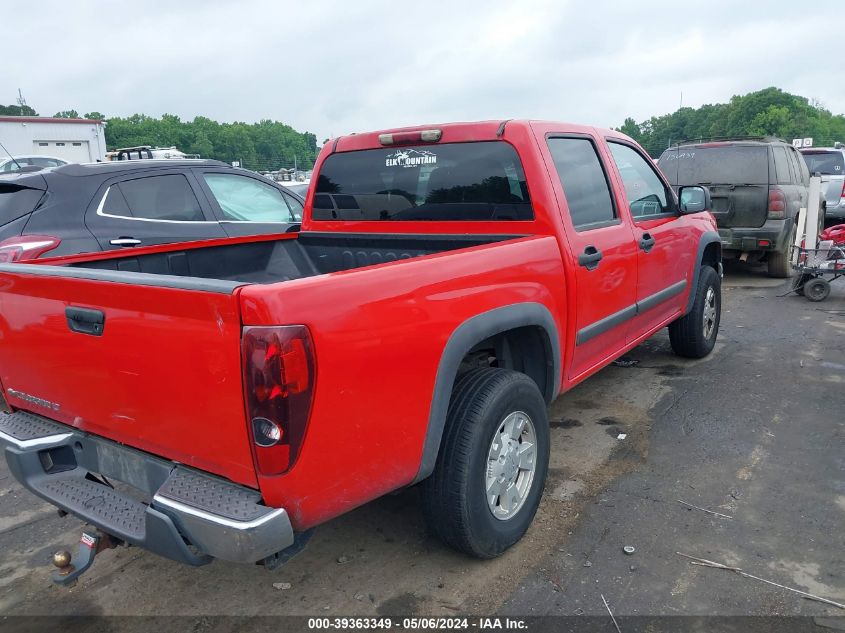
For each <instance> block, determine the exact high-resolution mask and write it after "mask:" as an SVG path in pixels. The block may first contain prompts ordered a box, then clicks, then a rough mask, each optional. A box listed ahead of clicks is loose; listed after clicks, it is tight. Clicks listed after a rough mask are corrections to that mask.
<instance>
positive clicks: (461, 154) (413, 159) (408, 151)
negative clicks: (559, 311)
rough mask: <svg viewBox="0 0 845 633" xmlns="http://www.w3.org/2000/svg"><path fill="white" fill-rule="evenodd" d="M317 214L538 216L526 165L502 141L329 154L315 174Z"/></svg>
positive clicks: (357, 217)
mask: <svg viewBox="0 0 845 633" xmlns="http://www.w3.org/2000/svg"><path fill="white" fill-rule="evenodd" d="M312 219H313V220H317V221H320V220H323V221H325V220H346V221H402V220H404V221H427V220H428V221H496V220H499V221H515V220H533V219H534V212H533V210H532V207H531V200H530V198H529V196H528V187H527V185H526V182H525V172H524V171H523V168H522V163H521V162H520V160H519V156H518V154H517V153H516V150H515V149H514V148H513V147H512V146H511V145H509V144H508V143H505V142H503V141H484V142H474V143H443V144H437V145H419V146H398V147H390V148H384V149H370V150H359V151H354V152H343V153H338V154H332V155H331V156H329V157H328V158H327V159H326V160H325V162H324V163H323V165H322V167H321V169H320V174H319V176H318V178H317V187H316V190H315V195H314V205H313V211H312Z"/></svg>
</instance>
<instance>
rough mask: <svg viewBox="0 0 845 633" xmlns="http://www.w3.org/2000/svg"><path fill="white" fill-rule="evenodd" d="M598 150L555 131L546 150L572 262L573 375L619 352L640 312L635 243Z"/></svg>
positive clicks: (587, 140) (586, 139)
mask: <svg viewBox="0 0 845 633" xmlns="http://www.w3.org/2000/svg"><path fill="white" fill-rule="evenodd" d="M598 148H599V145H598V143H597V142H596V139H594V138H593V137H591V136H589V135H586V134H555V133H551V134H547V135H546V139H545V147H544V148H543V154H544V158H545V159H546V161H547V162H548V167H549V172H550V174H551V175H552V178H551V180H552V186H553V188H554V191H555V196H556V198H557V199H558V204H559V207H560V210H561V216H562V218H561V219H562V221H563V224H564V228H565V229H566V232H567V234H568V242H569V248H570V250H571V257H572V261H573V265H574V267H575V287H576V288H575V301H574V305H571V306H570V312H569V315H570V319H574V322H575V346H574V350H573V352H572V362H571V364H570V370H569V371H570V376H569V378H570V379H572V380H574V379H577V378H578V377H579V376H581V375H582V374H584V373H586V372H588V371H590V370H591V369H593V368H595V367H596V366H598V365H601V364H602V363H603V362H605V361H606V360H607V359H608V358H610V357H612V356H616V355H618V354H619V351H620V350H621V349H622V348H623V347H624V346H625V344H626V341H627V333H628V329H629V325H630V320H631V319H632V318H633V317H634V316H635V315H636V281H637V245H636V244H635V242H634V235H633V233H632V231H631V226H630V224H629V223H628V220H627V218H626V217H624V216H623V215H621V214H620V213H619V210H618V208H617V205H616V203H615V200H614V197H613V195H612V193H611V185H610V179H609V178H608V174H607V170H606V168H605V164H604V162H603V160H606V157H604V159H603V158H602V157H601V156H602V154H601V153H600V152H599V149H598Z"/></svg>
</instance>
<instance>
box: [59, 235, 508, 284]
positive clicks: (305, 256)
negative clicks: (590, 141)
mask: <svg viewBox="0 0 845 633" xmlns="http://www.w3.org/2000/svg"><path fill="white" fill-rule="evenodd" d="M516 237H519V236H512V235H395V234H385V235H380V234H364V235H362V234H337V233H301V234H298V235H295V236H289V237H285V238H283V239H279V240H272V241H261V242H240V243H233V244H225V245H222V246H210V247H203V248H196V247H193V248H190V247H189V248H183V249H179V250H168V251H166V252H157V253H149V254H141V255H136V254H133V253H125V254H123V256H120V257H112V258H108V259H94V260H91V261H82V262H78V263H72V264H69V266H70V267H76V268H87V269H95V270H113V271H122V272H135V273H147V274H155V275H171V276H176V277H196V278H200V279H219V280H225V281H233V282H242V283H257V284H270V283H276V282H280V281H290V280H292V279H302V278H305V277H313V276H315V275H320V274H325V273H333V272H338V271H343V270H352V269H355V268H362V267H364V266H371V265H375V264H381V263H385V262H391V261H397V260H403V259H410V258H412V257H419V256H421V255H429V254H432V253H440V252H444V251H451V250H457V249H460V248H469V247H471V246H480V245H483V244H491V243H493V242H499V241H504V240H508V239H514V238H516Z"/></svg>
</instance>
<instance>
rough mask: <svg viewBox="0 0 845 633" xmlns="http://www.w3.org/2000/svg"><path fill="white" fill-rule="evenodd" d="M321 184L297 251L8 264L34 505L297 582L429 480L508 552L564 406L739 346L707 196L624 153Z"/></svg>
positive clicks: (8, 336) (394, 164) (496, 124)
mask: <svg viewBox="0 0 845 633" xmlns="http://www.w3.org/2000/svg"><path fill="white" fill-rule="evenodd" d="M314 174H315V177H314V182H313V184H312V186H311V188H310V190H309V192H308V196H307V201H306V206H305V214H304V218H303V222H302V227H301V231H300V232H298V233H289V234H284V235H269V236H259V237H256V236H250V237H244V238H234V239H223V240H215V241H205V242H193V243H183V244H167V245H161V246H154V247H149V248H137V249H131V250H130V249H127V250H123V251H120V252H100V253H91V254H84V255H75V256H70V257H63V258H53V259H47V260H40V261H38V262H33V263H30V264H2V265H0V339H2V344H0V381H2V386H3V392H4V394H5V397H6V401H7V403H8V406H7V411H8V413H7V414H3V415H0V441H2V443H3V445H4V447H5V453H6V457H7V458H8V462H9V466H10V468H11V471H12V472H13V473H14V475H15V476H16V477H17V479H18V480H19V481H20V482H21V483H22V484H23V485H24V486H26V487H27V488H28V489H29V490H31V491H32V492H33V493H35V494H36V495H38V496H39V497H41V498H43V499H46V500H47V501H49V502H51V503H53V504H54V505H56V506H58V507H59V508H61V509H62V510H64V511H67V512H70V513H73V514H75V515H77V516H79V517H81V518H82V519H84V520H85V521H87V522H89V523H91V524H93V525H94V526H97V527H98V528H99V529H100V530H101V531H102V533H103V534H105V535H111V536H112V537H114V538H116V539H119V540H121V541H125V542H127V543H130V544H134V545H138V546H142V547H145V548H147V549H150V550H152V551H154V552H156V553H158V554H161V555H163V556H167V557H170V558H173V559H176V560H180V561H183V562H186V563H190V564H202V563H205V562H208V561H209V560H211V558H213V557H218V558H221V559H225V560H229V561H239V562H249V563H254V562H261V561H263V562H265V563H267V564H273V562H274V561H279V560H284V559H285V557H287V556H288V555H289V554H290V553H291V552H292V551H294V550H296V548H297V547H298V546H299V544H300V543H301V541H302V538H301V537H302V535H303V534H307V533H308V532H309V529H310V528H312V527H313V526H316V525H317V524H319V523H321V522H324V521H326V520H328V519H330V518H332V517H334V516H337V515H339V514H341V513H343V512H346V511H348V510H350V509H352V508H354V507H356V506H360V505H361V504H363V503H366V502H368V501H370V500H372V499H375V498H377V497H379V496H381V495H384V494H385V493H388V492H391V491H394V490H397V489H400V488H403V487H406V486H410V485H413V484H417V483H420V484H421V486H422V497H423V499H424V513H425V516H426V518H427V521H428V523H429V525H430V526H431V529H432V531H433V532H434V533H435V534H436V535H438V536H439V537H440V538H441V539H442V540H443V541H445V542H446V543H447V544H449V545H451V546H452V547H455V548H457V549H459V550H461V551H464V552H467V553H468V554H471V555H474V556H477V557H482V558H488V557H493V556H496V555H498V554H500V553H502V552H503V551H504V550H506V549H507V548H508V547H510V546H511V545H513V544H514V543H516V542H517V541H518V540H519V539H520V537H521V536H522V535H523V533H524V532H525V531H526V529H527V528H528V525H529V523H530V522H531V520H532V518H533V516H534V513H535V511H536V509H537V506H538V504H539V501H540V496H541V493H542V490H543V485H544V482H545V478H546V471H547V465H548V456H549V426H548V420H547V414H546V405H547V404H548V403H550V402H551V401H552V400H554V398H555V397H556V396H557V395H558V394H559V393H560V392H561V391H565V390H567V389H569V388H571V387H572V386H573V385H575V384H577V383H578V382H580V381H581V380H584V379H585V378H586V377H588V376H589V375H591V374H593V373H595V372H596V371H598V370H599V369H601V368H602V367H603V366H605V365H607V364H608V363H610V362H611V361H612V360H613V359H615V358H617V357H619V356H620V355H622V354H624V353H625V352H626V351H628V350H630V349H631V348H633V347H634V346H636V345H638V344H639V343H640V342H642V341H643V340H644V339H646V338H647V337H649V336H651V335H652V334H654V333H655V332H656V331H657V330H659V329H661V328H663V327H666V326H668V327H669V334H670V340H671V344H672V347H673V349H674V350H675V351H676V352H677V353H678V354H680V355H681V356H686V357H693V358H698V357H702V356H705V355H706V354H708V353H709V352H710V351H711V350H712V348H713V345H714V343H715V340H716V335H717V332H718V328H719V314H720V273H721V254H720V240H719V234H718V233H717V231H716V225H715V223H714V220H713V218H712V217H711V216H710V214H709V213H707V212H706V211H707V209H708V208H709V193H708V191H707V190H706V189H704V188H701V187H683V188H681V189H680V191H679V192H678V194H677V197H676V195H675V194H674V193H673V191H672V189H671V187H670V186H669V184H668V183H667V182H666V181H665V179H664V178H663V176H661V174H660V172H659V171H657V169H656V168H655V166H654V163H653V162H652V160H651V159H650V158H649V157H648V155H647V154H646V153H644V151H643V150H642V149H641V148H640V147H639V146H637V145H636V143H634V142H633V141H632V140H631V139H630V138H628V137H626V136H624V135H622V134H620V133H618V132H615V131H611V130H600V129H596V128H592V127H582V126H575V125H570V124H564V123H548V122H538V121H515V120H512V121H492V122H481V123H460V124H448V125H440V126H426V127H418V128H407V129H401V130H394V131H387V132H374V133H367V134H355V135H349V136H344V137H341V138H337V139H335V140H333V141H331V142H329V143H327V144H326V146H325V147H324V148H323V150H322V153H321V154H320V156H319V159H318V161H317V164H316V166H315V169H314ZM117 482H120V485H118V484H117ZM83 540H86V539H83ZM86 542H87V543H88V544H89V545H90V544H91V542H92V541H91V540H90V539H87V541H86ZM291 548H293V550H291Z"/></svg>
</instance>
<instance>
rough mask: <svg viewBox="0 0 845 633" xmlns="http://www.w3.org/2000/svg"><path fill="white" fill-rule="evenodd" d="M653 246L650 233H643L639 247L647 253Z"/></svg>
mask: <svg viewBox="0 0 845 633" xmlns="http://www.w3.org/2000/svg"><path fill="white" fill-rule="evenodd" d="M653 246H654V238H653V237H652V236H651V234H650V233H643V236H642V237H641V238H640V248H641V249H643V250H644V251H645V252H646V253H648V252H649V251H650V250H651V249H652V247H653Z"/></svg>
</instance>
